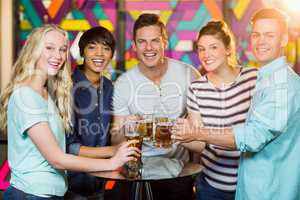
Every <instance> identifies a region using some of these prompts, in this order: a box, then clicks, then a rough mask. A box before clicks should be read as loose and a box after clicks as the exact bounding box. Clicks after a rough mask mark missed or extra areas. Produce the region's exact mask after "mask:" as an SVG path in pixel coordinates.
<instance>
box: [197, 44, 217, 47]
mask: <svg viewBox="0 0 300 200" xmlns="http://www.w3.org/2000/svg"><path fill="white" fill-rule="evenodd" d="M213 45H217V43H212V44H209V45H208V46H213ZM197 46H198V47H204V46H203V45H200V44H197Z"/></svg>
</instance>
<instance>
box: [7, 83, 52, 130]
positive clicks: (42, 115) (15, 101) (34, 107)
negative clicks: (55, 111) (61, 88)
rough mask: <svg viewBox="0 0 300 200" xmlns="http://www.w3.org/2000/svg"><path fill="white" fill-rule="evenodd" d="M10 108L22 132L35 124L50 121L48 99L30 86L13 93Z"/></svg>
mask: <svg viewBox="0 0 300 200" xmlns="http://www.w3.org/2000/svg"><path fill="white" fill-rule="evenodd" d="M49 98H50V97H49ZM9 109H11V113H10V114H11V116H12V117H13V118H14V120H15V122H16V124H18V127H19V132H20V133H21V134H24V133H26V131H27V130H28V129H29V128H31V127H32V126H33V125H35V124H38V123H40V122H48V104H47V101H46V100H44V99H43V98H42V97H41V96H39V95H38V94H37V93H35V92H34V91H33V90H32V89H30V88H25V87H24V88H20V89H18V90H17V91H16V92H15V93H14V94H13V95H12V99H11V102H10V106H9Z"/></svg>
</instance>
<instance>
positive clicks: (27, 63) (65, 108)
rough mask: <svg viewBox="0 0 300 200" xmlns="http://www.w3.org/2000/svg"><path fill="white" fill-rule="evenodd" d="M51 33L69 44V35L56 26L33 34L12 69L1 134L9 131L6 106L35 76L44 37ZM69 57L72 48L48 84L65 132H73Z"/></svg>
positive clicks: (1, 109) (0, 112)
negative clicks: (24, 83) (55, 32)
mask: <svg viewBox="0 0 300 200" xmlns="http://www.w3.org/2000/svg"><path fill="white" fill-rule="evenodd" d="M50 31H59V32H61V33H62V34H63V35H64V36H65V38H66V40H67V41H68V33H67V32H66V31H64V30H63V29H61V28H59V27H58V26H57V25H54V24H46V25H44V26H42V27H39V28H36V29H34V30H33V31H32V32H31V34H30V35H29V37H28V39H27V40H26V42H25V44H24V46H23V48H22V49H21V51H20V53H19V56H18V59H17V60H16V62H15V64H14V65H13V67H12V73H11V77H10V81H9V83H8V85H7V86H6V88H5V89H4V90H3V92H2V94H1V96H0V124H1V126H0V130H3V131H6V129H7V106H8V101H9V97H10V95H11V94H12V93H13V91H14V89H16V88H18V87H20V86H21V85H22V83H23V82H24V81H25V80H27V79H28V78H30V77H31V76H32V75H33V73H34V71H35V65H36V62H37V61H38V59H39V57H40V56H41V53H42V50H43V48H44V47H45V44H44V42H43V40H44V37H45V34H46V33H48V32H50ZM69 54H70V52H69V48H67V53H66V55H67V58H66V61H65V63H64V64H63V66H62V68H61V69H60V70H59V72H58V74H57V75H56V76H55V77H53V78H51V80H49V79H48V81H47V82H48V83H47V87H48V91H49V93H50V94H52V95H51V96H52V98H54V101H55V102H56V105H57V108H58V111H59V114H60V116H61V117H62V120H63V124H64V128H65V129H66V130H67V131H68V130H70V119H71V107H72V104H71V102H72V100H71V88H72V80H71V66H70V59H69Z"/></svg>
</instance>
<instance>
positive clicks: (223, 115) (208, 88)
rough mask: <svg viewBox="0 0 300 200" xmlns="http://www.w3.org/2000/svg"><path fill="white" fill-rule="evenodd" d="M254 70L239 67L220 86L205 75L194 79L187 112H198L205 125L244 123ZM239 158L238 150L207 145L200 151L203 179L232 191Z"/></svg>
mask: <svg viewBox="0 0 300 200" xmlns="http://www.w3.org/2000/svg"><path fill="white" fill-rule="evenodd" d="M257 71H258V70H257V69H255V68H245V67H244V68H241V70H240V73H239V75H238V77H237V78H236V79H235V81H234V82H232V83H230V84H226V85H224V86H222V87H219V88H217V87H215V86H214V85H213V84H212V83H211V82H209V80H208V79H207V77H206V76H203V77H201V78H200V79H199V80H197V81H194V82H193V83H192V84H191V86H190V88H189V91H188V100H187V108H188V111H189V112H197V113H199V114H200V116H201V119H202V123H203V125H204V127H207V128H227V127H232V126H234V125H237V124H241V123H244V122H245V119H246V115H247V112H248V109H249V106H250V101H251V97H252V95H253V93H254V89H255V82H256V78H257ZM239 158H240V152H239V151H235V150H229V149H226V148H224V147H220V146H216V145H211V144H207V145H206V147H205V149H204V150H203V152H202V154H201V162H202V164H203V166H204V170H203V173H204V178H205V180H206V181H207V182H208V183H209V184H210V185H211V186H213V187H215V188H217V189H220V190H223V191H235V188H236V183H237V169H238V165H239Z"/></svg>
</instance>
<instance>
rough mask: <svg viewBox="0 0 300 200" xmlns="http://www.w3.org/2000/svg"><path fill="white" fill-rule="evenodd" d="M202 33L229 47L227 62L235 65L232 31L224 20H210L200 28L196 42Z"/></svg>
mask: <svg viewBox="0 0 300 200" xmlns="http://www.w3.org/2000/svg"><path fill="white" fill-rule="evenodd" d="M204 35H212V36H215V37H216V38H218V39H219V40H220V41H222V42H223V44H224V46H225V47H226V48H229V49H230V51H231V53H230V56H229V58H228V59H229V63H230V64H231V65H236V64H237V63H238V61H237V58H236V52H235V40H234V36H233V34H232V32H231V31H230V29H229V28H228V26H227V24H226V23H225V22H224V21H210V22H208V23H207V24H206V25H205V26H204V27H202V28H201V30H200V31H199V34H198V38H197V42H198V41H199V39H200V38H201V37H202V36H204Z"/></svg>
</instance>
